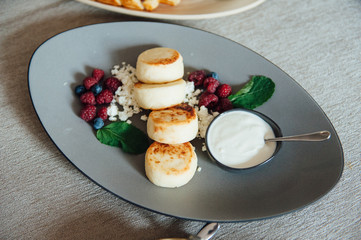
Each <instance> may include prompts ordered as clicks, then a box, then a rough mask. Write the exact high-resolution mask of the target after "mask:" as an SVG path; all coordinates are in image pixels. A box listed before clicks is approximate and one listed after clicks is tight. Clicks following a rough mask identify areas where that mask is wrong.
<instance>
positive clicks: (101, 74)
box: [92, 68, 104, 82]
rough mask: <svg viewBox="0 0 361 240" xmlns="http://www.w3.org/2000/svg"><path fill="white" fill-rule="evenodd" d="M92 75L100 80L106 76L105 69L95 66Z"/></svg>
mask: <svg viewBox="0 0 361 240" xmlns="http://www.w3.org/2000/svg"><path fill="white" fill-rule="evenodd" d="M92 77H93V78H95V80H97V82H99V81H100V80H101V79H102V78H103V77H104V71H103V70H101V69H98V68H95V69H94V70H93V72H92Z"/></svg>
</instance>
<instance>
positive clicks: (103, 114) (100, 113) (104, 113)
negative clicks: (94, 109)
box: [98, 107, 108, 120]
mask: <svg viewBox="0 0 361 240" xmlns="http://www.w3.org/2000/svg"><path fill="white" fill-rule="evenodd" d="M107 111H108V109H107V107H101V108H100V109H99V110H98V117H100V118H101V119H103V120H105V119H107V118H108V113H107Z"/></svg>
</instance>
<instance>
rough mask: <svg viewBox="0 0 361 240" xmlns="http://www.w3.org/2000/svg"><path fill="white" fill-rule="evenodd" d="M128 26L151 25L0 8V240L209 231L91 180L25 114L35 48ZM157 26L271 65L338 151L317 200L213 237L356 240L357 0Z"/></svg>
mask: <svg viewBox="0 0 361 240" xmlns="http://www.w3.org/2000/svg"><path fill="white" fill-rule="evenodd" d="M183 1H191V0H183ZM132 20H142V21H152V20H149V19H141V18H136V17H131V16H126V15H121V14H118V13H113V12H108V11H105V10H101V9H97V8H94V7H91V6H87V5H84V4H81V3H79V2H75V1H70V0H33V1H22V0H2V1H1V2H0V49H1V54H0V82H1V85H0V91H1V93H0V101H1V105H0V106H1V108H0V116H1V135H0V180H1V185H0V239H156V238H158V237H169V236H179V237H185V236H187V235H189V234H192V233H196V232H197V231H198V230H199V229H200V228H201V227H202V226H203V225H204V224H205V223H204V222H197V221H187V220H182V219H177V218H173V217H168V216H163V215H160V214H157V213H153V212H151V211H148V210H145V209H142V208H139V207H136V206H134V205H132V204H130V203H127V202H125V201H123V200H121V199H119V198H117V197H115V196H114V195H112V194H111V193H109V192H107V191H105V190H104V189H102V188H101V187H99V186H98V185H96V184H94V183H93V182H92V181H90V180H89V179H88V178H87V177H85V176H84V175H83V174H82V173H80V172H79V171H78V170H77V169H75V168H74V167H73V165H72V164H70V163H69V162H68V160H67V159H66V158H65V157H64V156H63V155H62V154H61V153H60V152H59V150H58V149H57V148H56V147H55V146H54V144H53V143H52V142H51V141H50V139H49V137H48V136H47V134H46V133H45V131H44V129H43V128H42V126H41V124H40V122H39V120H38V119H37V117H36V114H35V112H34V110H33V107H32V104H31V101H30V98H29V93H28V87H27V70H28V63H29V60H30V57H31V55H32V53H33V51H34V50H35V49H36V48H37V47H38V46H39V45H40V44H41V43H42V42H43V41H45V40H46V39H48V38H49V37H52V36H53V35H55V34H58V33H60V32H62V31H65V30H68V29H71V28H74V27H79V26H83V25H88V24H93V23H103V22H114V21H132ZM162 21H164V22H170V23H175V24H181V25H185V26H191V27H196V28H199V29H203V30H206V31H209V32H213V33H216V34H219V35H221V36H224V37H227V38H229V39H232V40H234V41H236V42H239V43H241V44H243V45H245V46H247V47H249V48H251V49H253V50H254V51H256V52H258V53H259V54H261V55H263V56H264V57H266V58H267V59H269V60H270V61H272V62H273V63H275V64H276V65H278V66H279V67H280V68H281V69H283V70H284V71H285V72H287V73H288V74H289V75H290V76H291V77H293V78H294V79H295V80H296V81H297V82H298V83H299V84H300V85H301V86H302V87H303V88H305V89H306V90H307V91H308V92H309V93H310V94H311V96H312V97H313V98H314V99H315V100H316V101H317V103H318V104H319V105H320V106H321V108H322V109H323V110H324V111H325V113H326V114H327V116H328V117H329V119H330V120H331V122H332V123H333V125H334V127H335V129H336V131H337V132H338V134H339V137H340V139H341V142H342V145H343V149H344V156H345V168H344V171H343V175H342V177H341V180H340V182H339V183H338V184H337V185H336V187H335V188H334V189H333V190H332V191H330V192H329V193H328V194H327V195H326V196H324V197H323V198H322V199H321V200H319V201H317V202H315V203H313V204H311V205H309V206H307V207H305V208H303V209H300V210H298V211H296V212H293V213H290V214H287V215H283V216H280V217H275V218H271V219H267V220H261V221H253V222H240V223H223V224H222V226H221V229H220V231H219V232H218V233H217V235H216V237H215V239H361V220H360V219H361V203H360V202H361V193H360V184H361V181H360V180H361V178H360V170H361V167H360V147H361V146H360V142H361V141H360V132H361V111H360V110H361V2H360V1H357V0H348V1H347V0H342V1H340V0H328V1H318V0H304V1H302V0H297V1H288V0H279V1H275V0H268V1H266V2H265V3H263V4H261V5H260V6H258V7H257V8H254V9H251V10H249V11H247V12H243V13H239V14H236V15H233V16H229V17H222V18H217V19H210V20H197V21H193V20H187V21H165V20H162ZM49 74H51V73H49Z"/></svg>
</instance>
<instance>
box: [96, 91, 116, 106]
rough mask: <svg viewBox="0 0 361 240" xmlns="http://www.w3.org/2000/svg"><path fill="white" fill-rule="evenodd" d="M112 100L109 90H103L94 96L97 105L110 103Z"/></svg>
mask: <svg viewBox="0 0 361 240" xmlns="http://www.w3.org/2000/svg"><path fill="white" fill-rule="evenodd" d="M112 100H113V93H112V92H111V91H110V90H109V89H104V90H103V91H101V92H100V93H99V94H98V95H97V96H96V102H97V103H98V104H103V103H110V102H111V101H112Z"/></svg>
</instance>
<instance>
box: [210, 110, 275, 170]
mask: <svg viewBox="0 0 361 240" xmlns="http://www.w3.org/2000/svg"><path fill="white" fill-rule="evenodd" d="M281 136H282V133H281V130H280V128H279V127H278V125H277V124H276V123H275V122H274V121H273V120H272V119H270V118H268V117H267V116H265V115H263V114H262V113H259V112H256V111H253V110H246V109H233V110H230V111H226V112H224V113H222V114H220V115H218V116H217V117H216V118H214V119H213V121H212V122H211V124H210V125H209V126H208V129H207V133H206V137H205V140H206V147H207V152H208V154H209V156H210V157H211V159H213V160H214V161H215V162H216V163H218V164H219V165H220V166H221V167H223V168H225V169H227V170H236V171H239V170H250V169H254V168H255V167H257V166H260V165H264V164H265V163H267V162H269V161H270V160H271V159H272V158H273V157H274V156H275V154H276V153H277V152H278V151H279V149H280V147H281V142H267V143H266V142H265V141H264V139H267V138H274V137H281Z"/></svg>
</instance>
